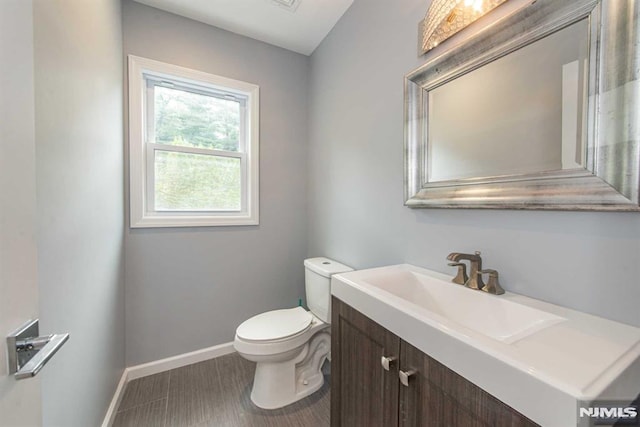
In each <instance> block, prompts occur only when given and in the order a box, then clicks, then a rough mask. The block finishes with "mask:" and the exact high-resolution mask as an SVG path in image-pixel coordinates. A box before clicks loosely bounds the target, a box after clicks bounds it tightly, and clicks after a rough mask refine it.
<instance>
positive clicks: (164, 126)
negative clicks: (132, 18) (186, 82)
mask: <svg viewBox="0 0 640 427" xmlns="http://www.w3.org/2000/svg"><path fill="white" fill-rule="evenodd" d="M154 97H155V100H154V108H155V111H154V113H155V133H156V140H155V142H156V143H157V144H169V145H181V146H186V147H199V148H209V149H216V150H227V151H238V150H239V140H240V103H239V102H238V101H234V100H229V99H220V98H216V97H213V96H207V95H202V94H197V93H191V92H186V91H184V90H180V89H173V88H168V87H163V86H155V89H154Z"/></svg>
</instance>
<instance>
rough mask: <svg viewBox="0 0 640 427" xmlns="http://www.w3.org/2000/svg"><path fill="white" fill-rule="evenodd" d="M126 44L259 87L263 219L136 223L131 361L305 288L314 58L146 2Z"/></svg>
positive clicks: (129, 272) (157, 354) (129, 309)
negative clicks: (243, 223) (194, 224)
mask: <svg viewBox="0 0 640 427" xmlns="http://www.w3.org/2000/svg"><path fill="white" fill-rule="evenodd" d="M123 7H124V9H123V17H124V20H123V26H124V51H125V54H133V55H137V56H142V57H146V58H151V59H155V60H159V61H164V62H168V63H172V64H177V65H181V66H185V67H189V68H193V69H196V70H201V71H205V72H209V73H213V74H218V75H222V76H225V77H230V78H234V79H238V80H244V81H247V82H250V83H255V84H258V85H259V86H260V104H261V105H260V225H259V226H255V227H254V226H248V227H217V228H216V227H209V228H188V229H177V228H173V229H170V228H165V229H146V230H140V229H136V230H133V229H128V230H127V233H126V238H125V241H126V252H127V257H126V268H125V270H126V318H127V346H126V347H127V364H128V365H129V366H131V365H136V364H140V363H144V362H148V361H152V360H157V359H161V358H164V357H168V356H173V355H176V354H182V353H185V352H189V351H193V350H197V349H201V348H204V347H208V346H213V345H217V344H222V343H226V342H229V341H232V340H233V337H234V332H235V328H236V327H237V325H238V324H240V323H241V322H242V321H244V320H246V319H247V318H249V317H250V316H252V315H254V314H257V313H260V312H263V311H266V310H272V309H276V308H283V307H289V306H294V305H296V304H297V301H298V298H300V297H302V296H303V294H304V291H303V290H304V288H303V285H304V268H303V264H302V262H303V260H304V255H305V251H306V228H307V221H306V217H307V207H306V202H307V199H306V179H305V177H306V170H307V151H306V139H307V124H306V123H307V111H306V105H307V102H306V94H307V91H306V86H307V76H308V63H309V58H308V57H305V56H303V55H299V54H296V53H292V52H290V51H287V50H284V49H280V48H277V47H274V46H271V45H267V44H264V43H261V42H257V41H255V40H252V39H249V38H246V37H242V36H239V35H236V34H233V33H230V32H227V31H223V30H220V29H217V28H214V27H211V26H208V25H205V24H202V23H199V22H196V21H192V20H189V19H186V18H182V17H178V16H176V15H173V14H170V13H166V12H162V11H159V10H157V9H153V8H150V7H147V6H143V5H141V4H138V3H134V2H130V1H126V0H125V1H124V3H123Z"/></svg>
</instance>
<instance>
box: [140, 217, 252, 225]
mask: <svg viewBox="0 0 640 427" xmlns="http://www.w3.org/2000/svg"><path fill="white" fill-rule="evenodd" d="M259 223H260V222H259V220H258V216H257V215H254V216H250V215H219V216H212V215H203V216H197V215H189V216H186V215H147V216H143V217H142V218H137V219H134V218H132V219H131V228H166V227H220V226H223V227H224V226H229V227H232V226H238V225H258V224H259Z"/></svg>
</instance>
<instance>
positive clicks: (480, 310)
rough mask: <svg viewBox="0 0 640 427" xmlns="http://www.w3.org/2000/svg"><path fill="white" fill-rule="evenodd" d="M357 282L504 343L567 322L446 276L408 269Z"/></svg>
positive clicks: (390, 271) (366, 277) (368, 277)
mask: <svg viewBox="0 0 640 427" xmlns="http://www.w3.org/2000/svg"><path fill="white" fill-rule="evenodd" d="M359 283H360V284H361V285H365V286H366V285H369V286H371V287H372V290H373V291H374V292H375V291H379V292H385V293H387V294H388V295H386V297H387V298H399V299H401V300H402V302H403V303H404V304H410V305H411V306H412V307H413V308H414V309H417V310H427V311H429V312H430V314H432V315H436V316H437V317H438V318H441V319H440V320H443V319H446V320H449V321H452V322H455V323H456V324H458V325H460V326H463V327H465V328H468V329H471V330H473V331H475V332H477V333H480V334H483V335H485V336H487V337H490V338H493V339H495V340H498V341H502V342H504V343H507V344H510V343H513V342H515V341H517V340H519V339H521V338H524V337H526V336H528V335H530V334H532V333H534V332H537V331H540V330H542V329H544V328H546V327H548V326H551V325H554V324H557V323H559V322H562V321H564V320H566V319H564V318H562V317H560V316H556V315H554V314H551V313H547V312H545V311H542V310H537V309H535V308H531V307H528V306H526V305H522V304H518V303H515V302H512V301H510V300H508V299H506V298H504V297H503V296H496V295H489V294H487V293H485V292H479V291H475V290H472V289H468V288H465V287H464V286H461V285H457V284H454V283H451V279H450V278H449V277H447V276H444V277H440V278H438V277H435V276H434V275H433V274H430V275H427V274H425V273H421V272H417V271H415V270H414V271H412V270H411V269H409V268H396V269H388V270H385V271H382V272H377V273H375V274H369V275H367V274H364V275H363V276H362V277H361V281H360V282H359Z"/></svg>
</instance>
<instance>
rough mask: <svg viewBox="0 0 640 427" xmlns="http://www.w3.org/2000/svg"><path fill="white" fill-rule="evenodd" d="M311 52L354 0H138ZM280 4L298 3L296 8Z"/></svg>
mask: <svg viewBox="0 0 640 427" xmlns="http://www.w3.org/2000/svg"><path fill="white" fill-rule="evenodd" d="M135 1H137V2H138V3H143V4H146V5H148V6H152V7H155V8H158V9H162V10H166V11H168V12H172V13H175V14H176V15H182V16H186V17H187V18H191V19H195V20H197V21H200V22H204V23H206V24H210V25H213V26H216V27H219V28H223V29H225V30H228V31H231V32H234V33H237V34H242V35H244V36H247V37H251V38H254V39H256V40H261V41H263V42H266V43H270V44H273V45H276V46H280V47H283V48H285V49H289V50H292V51H294V52H298V53H302V54H304V55H311V54H312V53H313V51H314V50H315V48H316V47H318V45H319V44H320V42H322V40H323V39H324V38H325V37H326V35H327V34H329V31H331V29H332V28H333V26H334V25H335V24H336V22H338V20H339V19H340V17H341V16H342V15H343V14H344V12H345V11H346V10H347V9H348V8H349V6H351V3H353V0H188V1H185V0H135ZM278 3H284V4H287V3H294V7H293V8H292V9H288V8H286V7H283V6H282V5H278Z"/></svg>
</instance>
